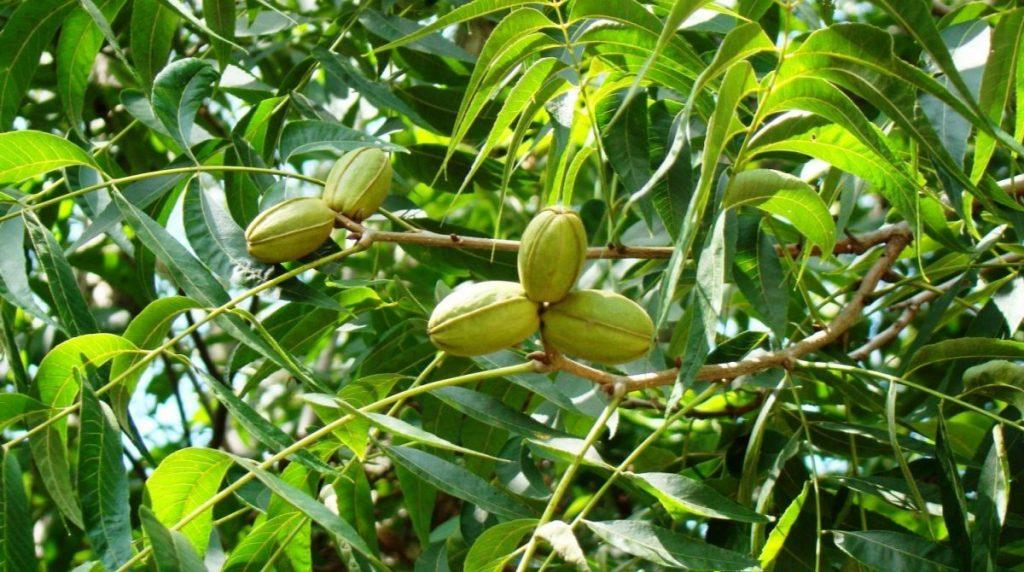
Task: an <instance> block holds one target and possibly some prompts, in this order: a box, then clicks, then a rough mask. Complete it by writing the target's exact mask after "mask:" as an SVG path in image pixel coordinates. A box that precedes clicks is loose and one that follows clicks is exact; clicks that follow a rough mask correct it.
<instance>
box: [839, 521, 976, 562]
mask: <svg viewBox="0 0 1024 572" xmlns="http://www.w3.org/2000/svg"><path fill="white" fill-rule="evenodd" d="M832 535H833V537H834V538H835V542H836V546H838V547H839V548H840V549H841V550H842V551H843V552H845V553H847V554H849V555H850V556H852V557H853V558H855V559H857V561H858V562H861V563H862V564H865V565H867V566H870V567H871V568H873V569H877V570H920V571H922V572H924V571H933V570H934V571H942V570H957V564H956V559H955V558H954V556H953V552H952V551H951V550H950V549H949V548H948V547H946V546H943V545H941V544H937V543H935V542H932V541H930V540H925V539H923V538H921V537H919V536H912V535H909V534H903V533H900V532H890V531H887V530H865V531H840V530H836V531H833V532H832Z"/></svg>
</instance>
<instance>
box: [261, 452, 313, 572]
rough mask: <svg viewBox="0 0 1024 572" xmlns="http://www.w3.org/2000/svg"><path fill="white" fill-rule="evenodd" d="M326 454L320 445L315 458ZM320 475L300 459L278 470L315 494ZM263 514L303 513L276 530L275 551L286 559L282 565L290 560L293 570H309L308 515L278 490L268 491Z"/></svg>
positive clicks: (309, 532) (310, 562) (309, 534)
mask: <svg viewBox="0 0 1024 572" xmlns="http://www.w3.org/2000/svg"><path fill="white" fill-rule="evenodd" d="M328 447H329V445H328ZM325 454H327V449H321V450H320V451H318V458H319V456H320V455H325ZM320 478H321V477H320V474H319V473H315V472H312V471H310V470H309V469H307V468H306V467H304V466H303V465H302V464H300V463H289V465H288V466H287V467H285V468H284V470H283V471H281V480H282V481H284V482H285V483H287V484H289V485H291V486H293V487H295V488H296V489H298V490H300V491H302V492H303V493H306V494H308V495H311V496H312V495H315V494H316V490H317V487H318V486H319V484H320ZM325 502H326V499H325ZM265 514H266V518H267V519H274V518H277V517H279V516H282V515H298V516H300V517H302V518H301V520H300V521H299V522H297V523H295V524H294V526H292V528H291V529H290V530H280V531H278V535H277V537H278V539H279V541H280V542H279V544H280V546H281V552H280V553H278V556H279V557H281V556H284V557H286V559H287V562H282V563H281V566H286V565H287V564H288V563H290V564H291V566H292V568H294V569H296V570H308V569H309V567H310V566H311V564H312V554H311V552H312V549H311V542H312V534H313V529H312V524H311V523H310V520H309V518H306V516H305V515H304V514H303V513H302V511H301V510H299V509H297V508H295V506H293V505H292V504H291V503H289V502H288V500H287V499H285V498H283V497H281V496H280V495H277V494H271V495H270V500H269V501H268V502H267V503H266V510H265ZM263 520H264V519H263V516H262V515H261V516H260V517H258V518H257V519H256V522H255V523H254V524H255V525H257V526H258V525H260V524H261V523H262V521H263Z"/></svg>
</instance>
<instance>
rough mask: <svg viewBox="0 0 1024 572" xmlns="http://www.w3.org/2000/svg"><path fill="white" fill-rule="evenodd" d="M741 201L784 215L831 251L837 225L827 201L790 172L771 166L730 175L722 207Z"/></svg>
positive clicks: (808, 236)
mask: <svg viewBox="0 0 1024 572" xmlns="http://www.w3.org/2000/svg"><path fill="white" fill-rule="evenodd" d="M743 205H749V206H753V207H757V208H759V209H761V210H763V211H765V212H767V213H771V214H774V215H779V216H782V217H785V218H786V219H788V220H789V222H790V223H792V225H793V226H794V227H795V228H796V229H797V230H798V231H800V233H801V234H803V235H804V236H805V237H807V240H809V241H810V242H812V243H814V244H817V245H818V246H820V247H821V250H822V252H831V251H832V247H833V245H835V241H836V226H835V222H833V221H832V215H831V214H830V213H829V212H828V205H826V204H825V201H823V200H822V199H821V197H820V196H819V195H818V193H816V192H814V188H813V187H811V186H810V185H808V184H807V183H805V182H803V181H802V180H800V179H799V178H797V177H794V176H793V175H789V174H787V173H782V172H779V171H773V170H771V169H752V170H750V171H743V172H742V173H737V174H735V175H733V176H732V178H731V179H730V180H729V185H728V186H727V187H726V190H725V197H724V198H723V199H722V208H733V207H738V206H743Z"/></svg>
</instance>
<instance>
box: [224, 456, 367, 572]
mask: <svg viewBox="0 0 1024 572" xmlns="http://www.w3.org/2000/svg"><path fill="white" fill-rule="evenodd" d="M234 459H235V462H236V463H238V465H239V466H241V467H242V468H244V469H245V470H247V471H249V472H251V473H252V474H253V475H255V476H256V478H257V479H259V480H260V482H262V483H263V484H264V485H266V486H267V488H269V489H270V490H271V491H273V493H274V494H276V495H278V496H280V497H281V498H282V499H284V500H285V501H286V502H287V503H288V504H290V505H292V506H294V507H295V508H297V509H299V510H300V511H302V513H303V514H305V515H306V516H308V517H309V518H311V519H312V520H313V522H315V523H317V524H319V525H320V526H322V527H323V528H324V530H326V531H327V532H329V533H331V535H332V536H334V538H335V539H336V540H337V541H338V542H340V543H342V544H345V545H347V546H351V547H352V548H354V549H355V550H356V551H357V552H359V553H360V554H361V555H363V556H365V557H366V558H368V559H369V560H370V561H371V562H373V563H375V564H377V565H378V566H379V567H381V568H384V566H383V564H381V563H380V561H379V560H378V559H377V557H376V556H374V554H373V551H372V550H371V549H370V547H369V546H367V545H366V542H365V541H364V540H363V539H362V537H360V536H359V533H358V532H356V530H355V529H354V528H352V525H350V524H349V523H347V522H345V521H344V520H342V519H340V518H338V516H337V515H336V514H334V513H333V512H331V511H330V509H328V508H327V507H326V506H324V505H323V504H321V503H320V502H318V501H317V500H316V499H314V498H312V497H310V496H309V495H307V494H306V493H304V492H302V491H300V490H299V489H297V488H295V487H293V486H292V485H289V484H288V483H286V482H284V481H282V480H281V479H280V478H279V477H277V476H275V475H273V474H272V473H269V472H267V471H265V470H263V469H260V468H259V467H258V466H257V465H256V463H255V461H252V460H250V459H244V458H242V457H234Z"/></svg>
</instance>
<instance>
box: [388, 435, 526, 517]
mask: <svg viewBox="0 0 1024 572" xmlns="http://www.w3.org/2000/svg"><path fill="white" fill-rule="evenodd" d="M381 447H382V448H383V449H384V452H385V453H386V454H387V456H388V457H390V458H391V460H392V461H394V462H395V463H396V464H398V465H401V466H403V467H405V468H406V469H407V470H409V472H411V473H413V474H415V475H416V476H418V477H420V478H421V479H423V480H424V481H426V482H428V483H430V484H431V485H433V486H434V487H436V488H438V489H440V490H442V491H444V492H446V493H448V494H450V495H452V496H454V497H458V498H460V499H462V500H465V501H467V502H470V503H473V504H475V505H476V506H478V507H480V508H481V509H483V510H486V511H487V512H491V513H494V514H496V515H500V516H505V517H509V518H516V517H526V516H529V513H530V511H529V510H527V509H526V508H525V507H523V506H522V505H520V504H519V503H518V502H516V501H515V500H513V499H512V498H511V497H510V496H508V494H506V493H505V492H504V491H502V490H500V489H498V488H496V487H494V486H493V485H491V484H489V483H487V481H485V480H483V479H481V478H480V477H478V476H476V475H474V474H473V473H471V472H469V471H468V470H466V469H464V468H463V467H461V466H459V465H456V464H454V463H450V462H448V461H445V460H444V459H441V458H438V457H435V456H433V455H431V454H429V453H424V452H423V451H419V450H416V449H410V448H409V447H402V446H396V447H391V446H387V445H382V446H381Z"/></svg>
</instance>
